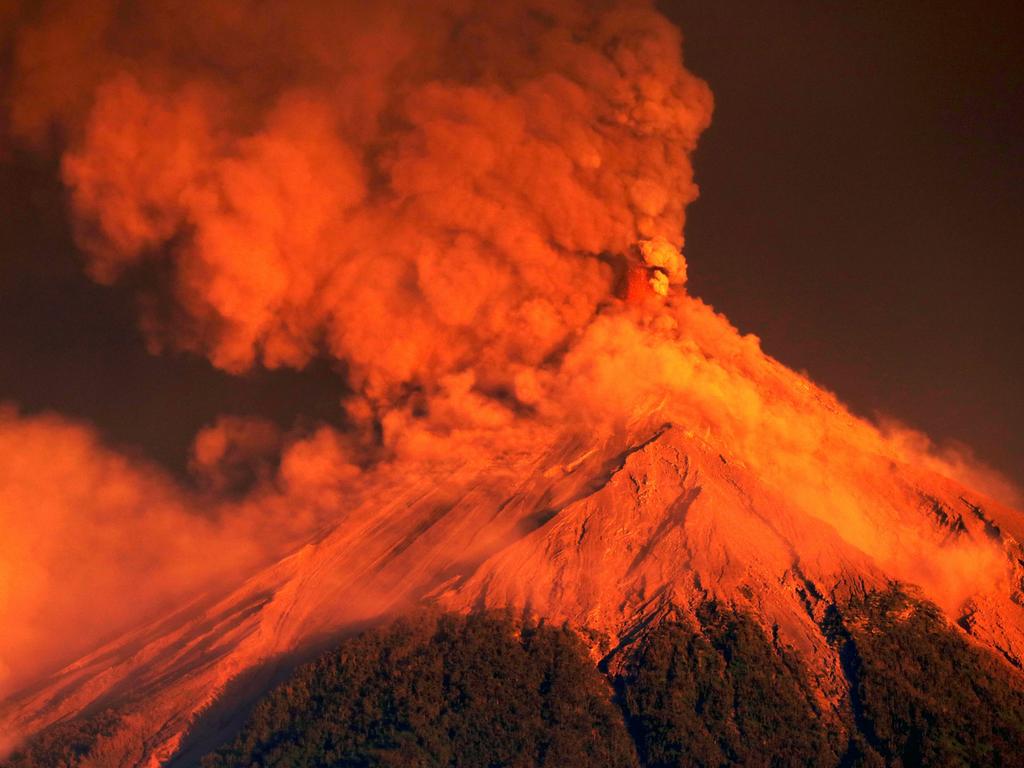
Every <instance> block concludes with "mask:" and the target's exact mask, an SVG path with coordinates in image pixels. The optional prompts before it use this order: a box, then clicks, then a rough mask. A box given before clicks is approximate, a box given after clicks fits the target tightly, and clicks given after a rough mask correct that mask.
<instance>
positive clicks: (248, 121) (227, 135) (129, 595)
mask: <svg viewBox="0 0 1024 768" xmlns="http://www.w3.org/2000/svg"><path fill="white" fill-rule="evenodd" d="M7 13H9V16H10V17H11V18H14V19H16V22H15V33H14V34H13V37H12V40H11V46H12V48H11V57H12V61H13V65H14V68H13V74H12V76H11V78H10V82H9V83H8V94H7V96H8V98H7V101H8V106H9V114H8V125H9V132H10V134H11V136H12V137H13V140H17V141H20V142H23V143H25V144H27V145H33V146H35V147H37V148H38V149H39V151H51V150H55V151H59V152H60V153H61V173H62V176H63V180H64V182H65V184H66V186H67V189H68V194H69V197H70V202H71V209H72V213H73V216H74V226H75V231H76V236H77V241H78V243H79V245H80V247H81V249H82V252H83V254H84V256H85V259H86V268H87V269H88V271H89V273H90V274H91V275H92V277H94V278H95V279H96V280H98V281H101V282H104V283H110V282H114V281H116V280H118V279H120V278H121V277H122V276H123V275H125V274H126V273H130V272H132V271H136V270H140V269H144V268H146V267H147V266H155V267H157V269H156V273H157V274H159V275H163V276H165V280H164V282H163V283H162V284H161V285H159V286H158V289H159V294H160V297H161V299H162V301H161V302H159V306H160V309H159V310H157V309H154V310H153V311H151V312H149V313H148V314H145V315H143V316H142V317H141V319H140V322H141V323H142V326H143V328H144V330H145V332H146V335H147V339H148V340H149V342H150V344H151V346H152V349H153V350H154V351H160V350H162V349H165V348H174V349H184V350H187V351H190V352H193V353H197V354H201V355H205V356H207V357H208V358H209V360H210V362H211V363H212V364H213V365H215V366H217V367H219V368H222V369H224V370H226V371H230V372H234V373H243V372H245V371H247V370H249V369H251V368H253V367H255V366H265V367H271V368H273V367H282V366H287V367H294V368H300V369H301V368H302V367H303V366H305V365H306V364H307V363H309V362H310V361H311V360H312V359H314V358H318V357H327V358H329V359H331V360H333V361H335V362H336V364H337V367H338V370H339V377H345V379H346V385H347V387H342V386H341V383H340V382H339V399H340V398H341V393H342V392H343V391H346V390H350V391H352V392H355V393H356V394H355V395H354V396H351V397H347V398H346V400H345V402H344V403H343V406H344V421H345V425H346V426H345V428H344V429H343V428H342V427H341V423H342V418H341V408H339V423H338V424H336V425H326V426H322V427H320V428H318V429H317V430H315V431H313V432H312V433H310V434H304V435H282V434H279V433H278V432H276V431H275V430H274V429H273V428H271V427H269V426H268V425H266V424H264V423H261V422H258V421H239V420H231V419H225V420H221V421H219V422H217V423H216V424H213V425H211V426H210V427H209V428H208V429H207V430H204V431H203V432H202V433H200V435H199V436H197V440H196V443H195V448H194V451H193V456H192V466H193V468H194V470H195V472H196V474H197V476H198V478H199V482H198V483H197V486H198V487H197V488H190V489H186V488H182V487H180V486H179V485H176V484H175V483H174V482H173V481H172V480H170V479H169V478H168V477H166V476H165V475H164V474H163V473H161V472H160V471H159V470H157V469H154V468H152V467H149V466H147V465H145V464H144V463H142V462H139V461H137V460H135V459H131V458H128V457H127V456H124V455H122V454H119V453H117V452H116V451H113V450H112V449H110V448H107V447H104V446H102V445H101V444H100V443H99V441H98V438H97V437H96V436H95V434H94V433H93V432H92V431H91V429H90V428H89V427H87V426H83V425H78V424H72V423H69V422H67V421H66V420H64V419H61V418H60V417H58V416H46V417H26V416H20V415H18V413H17V412H16V411H14V410H13V409H9V410H6V411H4V412H3V413H2V415H0V455H2V456H3V459H2V460H0V523H2V526H3V529H4V531H5V534H6V535H5V537H4V540H3V542H2V543H0V576H2V577H3V580H2V581H0V621H2V623H3V624H4V625H5V626H8V627H11V626H13V627H17V631H15V632H11V633H7V632H5V633H4V635H3V638H2V640H0V694H3V693H5V692H6V691H9V690H11V689H12V688H14V687H16V686H17V685H18V684H22V683H24V682H26V681H28V680H31V679H32V677H33V676H34V675H36V674H38V673H40V672H42V671H46V670H47V668H52V666H53V665H54V664H57V663H59V662H63V661H66V660H68V659H69V658H71V657H73V655H74V652H76V651H81V650H84V649H85V648H88V647H90V645H95V644H96V643H97V642H98V641H99V639H100V638H102V637H105V636H107V635H109V634H111V633H114V632H117V631H118V630H119V629H121V628H123V627H125V626H127V625H129V624H130V623H132V622H133V621H135V620H137V619H138V618H139V617H140V616H144V615H152V614H153V613H154V612H156V611H158V610H160V609H161V608H162V607H164V606H166V605H169V604H172V603H173V602H174V601H175V600H180V599H181V597H182V596H183V595H191V594H194V593H196V592H197V591H200V590H204V589H215V588H217V587H218V585H223V584H228V583H237V582H238V581H239V580H241V579H242V578H244V576H245V574H247V573H248V572H250V571H251V570H252V569H253V568H255V567H256V566H257V565H259V564H261V563H264V562H266V561H267V560H268V559H272V558H273V557H275V556H280V555H281V554H282V553H284V552H287V551H288V550H289V547H293V546H294V544H295V542H298V541H301V540H302V537H303V536H308V535H311V533H314V532H316V531H318V530H319V529H320V528H321V527H323V526H325V525H329V524H330V523H331V521H332V520H333V519H334V517H336V516H337V515H338V514H339V510H344V509H346V508H348V507H351V506H352V505H353V503H354V500H355V499H361V500H363V502H364V503H365V500H366V499H368V498H369V499H373V498H375V494H376V495H378V496H381V497H383V496H384V495H386V493H387V491H388V488H389V485H388V483H389V482H391V479H392V478H394V477H396V476H401V475H403V474H404V475H409V474H417V473H418V474H420V475H423V476H429V473H430V472H431V471H433V468H434V467H436V466H437V464H438V463H444V462H447V463H449V464H450V463H453V462H458V461H460V460H469V459H467V457H480V456H484V457H494V458H495V460H497V459H498V457H501V456H502V455H504V453H505V452H509V451H512V450H518V451H522V452H525V451H528V450H529V448H530V446H533V445H547V444H551V443H552V442H553V441H554V438H553V437H552V436H553V435H562V434H574V435H583V436H586V437H587V438H588V439H591V438H592V439H594V440H612V439H614V437H615V436H617V435H623V434H632V435H637V434H643V433H644V432H645V430H648V431H649V430H650V429H652V428H653V427H655V426H656V425H658V424H661V423H664V422H666V421H668V422H672V423H675V424H679V425H681V426H682V427H683V428H685V429H687V430H689V431H692V432H693V433H694V434H696V435H699V436H702V438H703V439H706V440H707V441H709V442H712V443H714V444H715V445H720V446H724V447H726V449H727V451H728V455H725V454H723V456H722V460H723V461H735V462H739V463H742V464H743V465H744V466H747V467H750V468H751V469H752V470H754V471H756V472H757V473H758V474H759V475H760V476H761V477H763V478H764V481H765V483H767V484H768V485H770V486H771V487H772V488H773V489H775V490H777V491H778V492H779V493H780V494H782V493H785V494H787V496H788V497H790V498H791V500H792V503H793V504H794V505H796V506H797V507H798V508H799V509H800V510H801V512H803V513H805V514H806V515H808V516H810V517H813V518H814V519H816V520H820V521H821V522H822V523H823V524H825V525H827V526H830V528H832V529H835V531H837V532H838V535H839V536H841V537H842V538H843V539H844V540H845V541H847V542H849V543H850V544H852V545H853V546H855V547H857V548H858V549H860V550H862V551H863V552H865V553H866V554H867V555H868V556H870V557H872V558H874V559H875V560H876V561H877V562H878V564H879V566H880V567H881V568H883V569H886V570H887V571H888V572H891V573H892V574H893V575H894V576H895V577H899V578H906V579H909V580H916V581H918V582H920V583H922V584H923V585H924V586H925V587H926V588H927V589H929V590H930V594H931V595H932V596H933V597H934V599H937V600H940V601H943V604H944V605H947V606H956V605H958V604H959V603H961V602H962V601H963V600H965V599H966V598H967V597H968V596H970V595H971V594H974V593H975V592H977V591H978V590H981V589H986V588H989V587H990V586H991V585H992V584H1002V583H1003V582H1004V581H1005V580H1006V579H1007V578H1008V577H1007V575H1006V573H1005V572H1004V571H1005V564H1004V561H1005V558H1004V557H1003V553H1001V552H1000V551H999V550H998V547H997V546H995V545H993V544H991V543H989V542H973V543H970V544H969V545H964V546H962V547H960V548H952V547H950V546H947V544H946V543H945V542H943V541H941V540H939V539H938V538H936V537H935V536H932V534H931V533H930V532H922V531H921V530H920V528H919V525H918V523H917V522H916V521H915V520H913V519H910V518H908V517H906V516H905V515H903V514H902V513H899V512H898V511H896V510H894V503H895V502H894V501H893V500H894V499H896V498H898V499H900V500H904V499H905V500H908V503H911V502H913V488H912V487H910V486H907V485H905V484H901V483H902V481H900V480H898V476H899V473H900V472H902V471H903V468H905V467H907V466H923V467H925V468H926V469H927V470H928V471H930V472H937V473H939V474H943V475H948V476H953V477H959V478H962V479H965V480H967V481H970V482H973V483H974V484H975V485H976V487H978V488H979V489H980V490H982V491H984V492H988V493H991V494H992V495H996V496H999V497H1001V498H1003V499H1006V500H1009V501H1011V502H1016V501H1018V500H1019V497H1018V496H1017V495H1016V492H1015V491H1014V490H1013V488H1012V486H1011V485H1010V484H1009V483H1007V482H1006V481H1004V480H1002V479H1001V478H999V477H998V476H996V475H994V474H992V473H989V472H987V471H986V470H984V468H980V467H978V466H977V465H976V463H974V462H972V461H971V460H969V458H967V457H964V456H962V455H959V454H958V455H955V456H952V455H942V454H941V452H937V451H936V450H935V449H934V448H933V447H932V446H931V445H930V443H928V441H927V440H926V439H925V438H923V437H921V436H919V435H916V434H914V433H912V432H909V431H907V430H902V429H890V428H886V429H884V430H883V429H882V428H880V427H878V426H876V425H873V424H871V423H868V422H866V421H863V420H860V419H857V418H855V417H854V416H852V415H851V414H849V413H848V412H847V411H846V409H845V408H844V407H843V406H842V404H841V403H839V402H838V401H837V400H836V398H835V397H833V396H832V395H831V394H830V393H828V392H825V391H823V390H822V389H820V388H818V387H817V386H815V385H814V384H813V383H811V382H810V381H808V380H807V379H806V378H804V377H802V376H799V375H797V374H795V373H793V372H791V371H789V370H787V369H785V368H784V367H783V366H782V365H780V364H778V363H776V362H775V361H773V360H771V359H770V358H768V357H767V356H766V355H764V353H763V352H762V351H761V349H760V346H759V342H758V340H757V338H756V337H754V336H750V335H742V334H740V333H739V332H738V331H737V330H736V329H735V328H733V327H732V326H731V325H730V324H729V322H728V321H727V320H726V319H725V318H724V317H722V316H721V315H718V314H716V313H715V312H714V311H713V310H712V309H711V308H710V307H708V306H707V305H705V304H704V303H702V302H701V301H700V300H699V299H696V298H694V297H691V296H688V295H686V293H685V291H684V286H685V279H686V261H685V259H684V257H683V255H682V250H681V249H682V246H683V227H684V224H685V209H686V205H687V204H688V203H689V202H691V201H692V200H693V199H694V198H695V197H696V195H697V187H696V186H695V184H694V180H693V169H692V166H691V161H690V158H691V154H692V153H693V151H694V149H695V147H696V142H697V139H698V136H699V135H700V133H701V131H703V130H704V129H705V128H706V127H707V125H708V123H709V120H710V117H711V111H712V97H711V93H710V91H709V89H708V87H707V86H706V85H705V84H704V83H703V82H702V81H701V80H700V79H698V78H697V77H695V76H694V75H692V74H691V73H690V72H688V71H687V70H686V69H685V68H684V66H683V62H682V58H681V45H682V41H681V36H680V32H679V31H678V30H677V29H675V28H674V27H673V26H672V25H671V24H669V22H668V21H667V20H666V19H664V18H663V17H662V16H661V15H659V14H658V13H657V12H656V11H655V10H654V9H653V7H651V5H650V4H647V3H632V2H572V1H571V0H559V1H556V2H550V1H548V0H546V1H545V2H530V1H528V2H511V0H509V1H502V0H499V1H498V2H494V1H490V2H483V1H479V2H477V1H476V0H450V1H448V2H429V3H424V2H414V1H412V0H409V1H408V2H402V1H400V0H392V1H391V2H387V3H356V2H339V3H332V4H325V3H313V2H308V3H293V2H288V3H285V2H279V1H277V0H268V1H267V2H242V1H241V0H213V2H209V3H204V4H203V5H202V6H201V7H200V6H189V5H183V4H181V3H172V2H168V1H167V0H152V1H151V2H145V3H139V4H129V3H120V2H113V0H105V1H103V2H97V0H89V1H88V2H84V1H77V0H65V1H64V2H49V3H44V4H42V5H41V6H38V7H37V6H32V7H28V6H25V7H22V8H15V9H14V10H13V11H9V12H7ZM0 18H2V16H0ZM55 136H56V138H55ZM723 450H725V449H723ZM8 456H11V457H15V456H16V457H17V463H12V462H8V461H7V457H8ZM55 457H56V458H57V459H58V460H57V461H54V458H55ZM5 467H6V469H4V468H5ZM243 486H244V487H245V488H247V489H249V490H248V492H247V493H239V492H238V489H239V487H243ZM481 496H482V497H485V496H486V494H484V493H481ZM914 503H916V502H914ZM30 510H36V511H35V512H31V511H30ZM332 516H334V517H332ZM894 521H895V522H894ZM68 563H72V564H73V566H72V567H68V565H67V564H68ZM232 580H233V581H232ZM86 596H88V600H86ZM71 628H75V633H76V634H75V637H76V641H75V644H74V647H71V646H68V645H67V644H66V643H63V642H62V640H61V638H63V637H64V636H66V633H67V632H68V631H69V630H70V629H71ZM5 675H6V679H5V677H4V676H5Z"/></svg>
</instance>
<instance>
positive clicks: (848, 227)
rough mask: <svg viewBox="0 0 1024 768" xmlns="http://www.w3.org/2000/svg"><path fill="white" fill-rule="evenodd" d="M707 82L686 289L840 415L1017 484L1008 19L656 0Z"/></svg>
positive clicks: (1022, 174) (1020, 196)
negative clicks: (840, 406)
mask: <svg viewBox="0 0 1024 768" xmlns="http://www.w3.org/2000/svg"><path fill="white" fill-rule="evenodd" d="M664 9H665V10H666V12H667V13H668V14H669V15H670V16H671V17H672V18H673V20H674V21H676V22H677V23H678V24H679V25H680V26H681V27H682V29H683V34H684V36H685V39H686V42H685V46H684V47H685V59H686V62H687V65H688V66H689V67H690V69H692V70H693V71H694V72H696V73H697V74H699V75H701V76H702V77H704V78H705V79H706V80H707V81H708V82H709V83H710V85H711V88H712V90H713V91H714V93H715V99H716V111H715V116H714V119H713V121H712V127H711V128H710V129H709V131H708V132H707V133H706V134H705V136H704V137H703V139H702V143H701V145H700V148H699V149H698V152H697V156H696V159H695V167H696V172H697V179H698V182H699V183H700V186H701V189H702V198H701V200H699V201H698V202H697V203H696V204H694V205H693V206H692V207H691V208H690V214H689V215H690V218H689V221H688V224H687V233H686V234H687V255H688V258H689V265H690V276H691V277H690V289H691V291H692V292H693V293H695V294H697V295H699V296H701V297H702V298H704V299H705V300H707V301H708V302H709V303H711V304H713V305H714V306H715V307H716V308H718V309H719V310H721V311H723V312H724V313H725V314H726V315H727V316H728V317H729V318H730V319H731V320H732V321H733V323H734V324H736V325H737V326H738V327H739V328H740V329H741V330H744V331H749V332H752V333H756V334H757V335H758V336H760V337H761V338H762V340H763V345H764V348H765V349H766V350H767V351H768V352H769V353H771V354H772V355H774V356H775V357H777V358H779V359H781V360H782V361H783V362H785V363H787V364H788V365H790V366H791V367H794V368H797V369H805V370H806V371H808V372H809V373H810V374H811V376H812V377H813V378H814V379H815V380H817V381H818V382H819V383H821V384H824V385H825V386H827V387H829V388H830V389H832V390H834V391H835V392H837V393H838V394H839V395H840V397H841V398H842V399H843V400H845V401H846V402H848V403H849V404H850V405H851V406H852V407H853V408H854V409H855V410H856V411H858V412H860V413H862V414H866V415H871V414H873V413H876V412H882V413H886V414H889V415H892V416H896V417H898V418H900V419H901V420H903V421H905V422H906V423H909V424H911V425H912V426H916V427H918V428H922V429H924V430H926V431H927V432H929V433H930V434H932V435H933V436H934V437H936V438H941V439H959V440H961V441H963V442H965V443H968V444H970V445H971V446H973V447H974V448H975V449H976V451H977V453H978V454H979V455H980V456H981V457H982V458H984V459H986V460H988V461H989V462H990V463H992V464H994V465H996V466H998V467H999V468H1001V469H1002V470H1003V471H1005V472H1007V473H1009V474H1010V475H1012V476H1014V477H1015V478H1016V479H1017V480H1018V481H1020V480H1024V386H1022V378H1024V314H1022V312H1021V309H1022V304H1024V22H1022V19H1024V12H1022V11H1021V9H1020V6H1019V4H1017V3H1012V2H1006V3H991V2H981V3H960V2H957V3H950V2H901V3H887V2H880V1H879V2H846V3H823V2H792V1H791V0H787V1H785V2H770V3H750V2H735V0H725V1H719V2H714V3H710V2H674V3H666V4H665V5H664Z"/></svg>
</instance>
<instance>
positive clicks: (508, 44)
mask: <svg viewBox="0 0 1024 768" xmlns="http://www.w3.org/2000/svg"><path fill="white" fill-rule="evenodd" d="M71 20H74V21H76V23H75V24H72V23H71ZM680 45H681V40H680V36H679V33H678V30H676V29H675V28H674V27H672V26H671V25H670V24H669V23H668V22H667V21H666V20H665V19H664V18H662V17H661V16H660V15H659V14H657V13H656V12H655V11H654V10H653V9H651V8H650V7H647V6H646V5H645V4H643V3H633V2H623V3H616V2H598V3H583V2H570V1H567V0H561V1H559V2H526V3H523V2H511V1H501V2H467V1H463V2H432V3H423V2H401V1H399V2H388V3H383V4H372V5H370V6H367V4H365V3H356V2H342V3H335V4H327V5H326V6H325V5H324V4H322V3H298V4H296V3H284V2H276V1H274V2H269V3H261V4H259V5H258V7H250V5H249V4H247V3H242V2H235V1H233V0H215V2H213V3H210V4H205V5H204V6H203V10H202V12H199V11H198V9H191V10H188V11H185V10H182V8H181V6H180V5H178V4H174V3H169V2H161V0H155V1H154V2H148V3H143V4H140V5H139V6H137V7H133V8H132V9H130V10H127V9H125V8H122V7H120V6H119V5H117V4H114V3H108V4H106V5H104V4H96V3H94V2H89V3H76V2H71V3H67V2H61V3H52V4H49V5H47V6H45V8H44V10H43V11H42V12H41V13H40V14H37V15H33V16H32V23H31V24H29V25H28V26H26V27H25V28H24V29H23V30H22V31H21V33H20V35H19V43H18V49H17V60H18V63H19V64H20V65H21V70H20V74H19V76H18V77H17V79H16V82H15V86H14V99H13V101H14V112H13V122H14V126H15V128H16V130H18V131H20V132H21V133H22V134H23V135H25V136H29V137H31V136H33V135H36V134H38V133H39V132H40V131H41V130H42V129H44V128H45V127H46V126H47V125H48V124H49V123H50V122H51V121H54V120H56V121H59V122H60V123H61V124H62V125H63V126H64V128H65V130H66V132H67V136H68V148H67V151H66V153H65V156H64V161H63V175H64V179H65V181H66V183H67V185H68V187H69V189H70V192H71V199H72V205H73V210H74V214H75V217H76V227H77V232H78V240H79V242H80V243H81V245H82V247H83V249H84V250H85V252H86V253H87V255H88V257H89V268H90V270H91V272H92V274H93V275H94V276H95V277H96V279H98V280H101V281H113V280H116V279H118V277H119V276H120V275H121V274H122V273H123V272H124V271H126V270H129V269H133V268H135V267H136V265H138V264H139V263H140V262H143V261H147V260H154V261H162V262H165V263H167V264H169V266H170V272H171V274H172V275H173V285H172V286H169V288H170V289H171V291H172V293H173V298H174V304H173V307H172V309H171V311H170V312H169V313H165V314H164V315H163V316H159V317H158V316H156V315H153V316H149V317H147V318H145V323H146V328H147V329H148V331H149V334H150V338H151V341H152V342H153V344H154V345H155V346H157V347H159V346H161V345H164V344H171V345H174V346H180V347H185V348H188V349H192V350H195V351H199V352H202V353H204V354H207V355H209V357H210V359H211V360H212V361H213V363H214V364H215V365H217V366H219V367H221V368H224V369H226V370H229V371H243V370H245V369H247V368H250V367H251V366H253V365H257V364H262V365H266V366H270V367H275V366H295V367H301V366H303V365H304V364H305V363H306V362H307V361H308V360H309V359H310V358H311V357H312V356H314V355H318V354H328V355H331V356H333V357H336V358H338V359H339V360H342V361H344V362H345V363H346V364H347V366H348V370H349V372H350V376H351V378H352V381H353V383H354V384H355V385H356V386H357V388H359V389H360V390H362V391H363V392H365V393H366V394H367V395H368V396H369V397H370V398H371V400H373V401H374V402H384V403H386V402H390V401H392V400H393V399H394V398H395V397H398V396H400V395H401V394H402V393H403V392H405V391H407V390H408V389H409V388H410V387H414V388H422V387H425V388H427V389H428V390H430V389H434V388H436V385H437V382H438V380H439V378H440V377H442V376H445V375H447V374H450V373H454V372H460V371H466V370H471V371H472V372H473V374H474V377H475V381H476V386H477V387H478V388H480V389H481V390H483V391H488V392H499V391H513V390H514V386H513V381H512V379H513V377H514V372H515V371H517V370H519V369H520V368H522V367H534V366H537V365H539V364H541V363H542V362H543V361H545V360H546V359H548V358H549V357H550V356H551V355H552V354H553V353H555V352H556V351H558V350H559V349H560V348H561V347H562V346H563V345H564V344H565V343H566V341H567V339H569V337H570V336H571V335H572V334H573V333H574V332H575V331H577V330H578V329H580V328H581V327H583V326H585V324H586V323H587V322H588V321H589V320H590V319H591V318H592V317H593V315H594V312H595V311H596V309H597V307H598V306H599V305H600V304H601V303H602V302H603V301H605V300H607V299H608V298H609V296H610V294H611V291H612V289H613V282H614V274H613V270H612V269H611V268H610V267H609V265H608V257H609V256H610V255H611V256H614V257H616V258H618V257H620V256H622V255H624V254H626V253H627V252H629V250H630V249H631V248H632V247H634V244H635V243H636V242H637V241H638V240H641V239H649V238H654V237H660V238H661V239H662V241H664V243H665V244H666V245H669V247H674V248H675V249H678V247H679V246H681V243H682V229H683V223H684V208H685V206H686V204H687V203H688V202H690V201H691V200H693V199H694V197H695V196H696V194H697V189H696V186H695V185H694V183H693V179H692V169H691V165H690V160H689V155H690V153H691V152H692V151H693V149H694V146H695V143H696V140H697V136H698V135H699V134H700V132H701V131H702V130H703V129H704V127H705V126H706V125H707V124H708V121H709V118H710V114H711V95H710V92H709V90H708V89H707V87H706V86H705V85H704V83H703V82H702V81H700V80H698V79H697V78H695V77H694V76H692V75H691V74H690V73H689V72H687V71H686V70H685V69H684V68H683V66H682V64H681V60H680V55H679V53H680ZM78 77H80V78H81V82H75V83H74V89H73V90H74V93H75V94H76V96H75V98H74V99H64V98H59V99H58V98H55V97H56V96H57V95H59V94H60V93H62V92H63V90H64V89H67V88H69V86H68V85H67V82H68V79H69V78H71V79H72V80H74V79H75V78H78ZM58 86H60V89H58ZM658 274H659V275H662V274H664V273H662V272H659V273H658ZM659 279H660V278H659ZM658 289H659V290H661V291H662V292H663V286H661V285H660V284H659V288H658Z"/></svg>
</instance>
